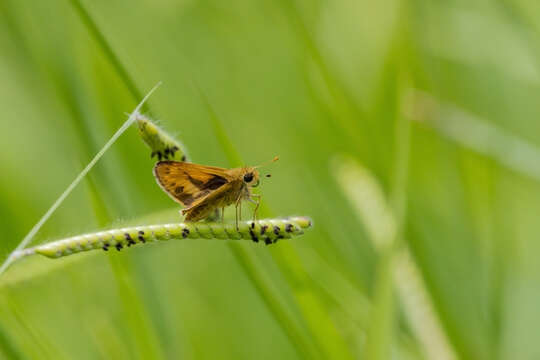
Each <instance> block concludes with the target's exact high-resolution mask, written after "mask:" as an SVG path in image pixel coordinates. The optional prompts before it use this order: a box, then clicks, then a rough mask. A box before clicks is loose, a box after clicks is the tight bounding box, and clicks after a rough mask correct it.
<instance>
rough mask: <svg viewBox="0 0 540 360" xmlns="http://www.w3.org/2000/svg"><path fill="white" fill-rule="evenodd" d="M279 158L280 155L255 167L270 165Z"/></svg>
mask: <svg viewBox="0 0 540 360" xmlns="http://www.w3.org/2000/svg"><path fill="white" fill-rule="evenodd" d="M278 160H279V156H274V158H273V159H272V160H270V161H267V162H265V163H262V164H261V165H258V166H255V169H257V168H260V167H263V166H266V165H270V164H271V163H274V162H276V161H278Z"/></svg>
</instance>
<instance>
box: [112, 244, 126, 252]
mask: <svg viewBox="0 0 540 360" xmlns="http://www.w3.org/2000/svg"><path fill="white" fill-rule="evenodd" d="M114 247H115V248H116V250H118V251H120V250H122V248H123V247H124V246H123V245H122V244H121V243H117V244H116V245H115V246H114Z"/></svg>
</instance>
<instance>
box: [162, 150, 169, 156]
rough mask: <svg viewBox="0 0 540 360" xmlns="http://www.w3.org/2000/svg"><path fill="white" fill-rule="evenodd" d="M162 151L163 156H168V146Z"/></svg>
mask: <svg viewBox="0 0 540 360" xmlns="http://www.w3.org/2000/svg"><path fill="white" fill-rule="evenodd" d="M163 153H164V154H165V157H167V156H169V148H165V151H163Z"/></svg>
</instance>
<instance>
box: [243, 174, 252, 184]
mask: <svg viewBox="0 0 540 360" xmlns="http://www.w3.org/2000/svg"><path fill="white" fill-rule="evenodd" d="M251 180H253V173H247V174H246V175H244V182H246V183H250V182H251Z"/></svg>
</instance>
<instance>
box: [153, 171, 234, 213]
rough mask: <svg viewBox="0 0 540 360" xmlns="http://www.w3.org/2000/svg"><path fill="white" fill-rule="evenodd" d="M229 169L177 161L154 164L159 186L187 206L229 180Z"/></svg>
mask: <svg viewBox="0 0 540 360" xmlns="http://www.w3.org/2000/svg"><path fill="white" fill-rule="evenodd" d="M228 171H229V170H228V169H224V168H220V167H214V166H205V165H198V164H192V163H186V162H179V161H160V162H158V163H157V164H156V165H155V166H154V176H155V177H156V181H157V183H158V184H159V186H160V187H161V188H162V189H163V190H164V191H165V192H166V193H167V194H168V195H169V196H170V197H171V198H172V199H173V200H174V201H176V202H179V203H180V204H182V205H184V206H186V207H189V206H192V205H193V204H194V203H195V202H196V201H197V200H199V201H200V200H202V199H203V198H204V197H206V196H208V195H209V194H210V193H212V192H214V191H215V190H217V189H219V188H220V187H222V186H223V185H225V184H227V183H228V182H230V181H231V180H233V179H232V178H231V176H230V175H229V174H228V173H227V172H228Z"/></svg>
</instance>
